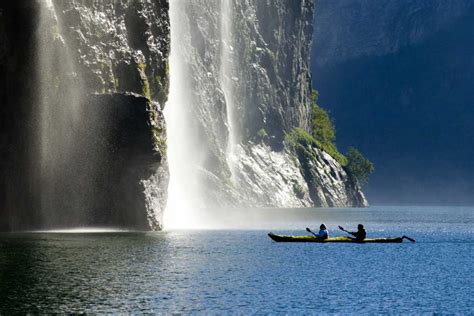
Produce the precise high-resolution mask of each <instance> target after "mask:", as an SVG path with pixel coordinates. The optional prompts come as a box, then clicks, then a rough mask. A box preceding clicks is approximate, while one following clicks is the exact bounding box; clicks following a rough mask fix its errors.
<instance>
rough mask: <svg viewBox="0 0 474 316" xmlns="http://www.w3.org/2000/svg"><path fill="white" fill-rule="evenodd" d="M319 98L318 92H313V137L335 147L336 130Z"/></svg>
mask: <svg viewBox="0 0 474 316" xmlns="http://www.w3.org/2000/svg"><path fill="white" fill-rule="evenodd" d="M318 97H319V93H318V91H316V90H313V93H312V94H311V99H312V101H313V104H312V114H313V119H312V121H311V127H312V134H313V137H314V138H316V140H318V141H320V142H321V143H322V144H333V145H334V141H335V140H336V130H335V128H334V123H333V122H332V120H331V118H330V117H329V114H328V112H326V110H324V109H323V108H321V107H320V106H319V105H318ZM334 147H335V146H334Z"/></svg>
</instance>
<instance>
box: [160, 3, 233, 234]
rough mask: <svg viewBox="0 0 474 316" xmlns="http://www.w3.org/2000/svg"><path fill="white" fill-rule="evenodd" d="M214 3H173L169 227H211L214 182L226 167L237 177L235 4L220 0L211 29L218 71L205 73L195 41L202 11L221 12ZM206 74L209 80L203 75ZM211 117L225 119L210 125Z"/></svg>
mask: <svg viewBox="0 0 474 316" xmlns="http://www.w3.org/2000/svg"><path fill="white" fill-rule="evenodd" d="M213 4H214V5H215V4H216V3H215V2H213V3H210V2H209V1H203V2H197V3H192V2H189V1H180V0H178V1H171V2H170V23H171V54H170V70H171V71H170V94H169V100H168V103H167V105H166V107H165V118H166V122H167V133H168V161H169V168H170V184H169V189H168V203H167V206H166V211H165V215H164V225H165V227H166V228H192V227H203V226H205V225H206V221H205V220H204V214H205V213H204V212H203V209H206V208H209V207H212V206H214V203H212V202H211V203H210V202H209V198H207V197H206V194H209V192H212V185H213V184H210V183H209V182H212V181H213V179H216V178H217V177H218V176H216V173H218V172H219V170H222V169H224V170H228V174H227V175H225V177H226V178H227V179H228V180H229V182H235V179H236V176H235V174H236V167H235V166H236V154H235V150H236V146H237V142H238V134H237V130H238V129H237V126H236V124H235V119H234V116H235V109H234V107H233V104H234V98H235V96H234V90H233V81H234V80H236V78H235V77H233V75H232V72H233V67H234V64H233V51H232V50H233V47H232V1H230V0H222V1H220V2H218V7H217V8H218V10H219V12H218V14H217V16H218V20H216V21H215V22H216V23H212V22H210V23H212V24H209V25H208V26H209V27H210V28H212V32H213V33H214V34H217V38H215V42H214V44H215V46H214V47H212V53H211V54H210V55H209V56H208V57H209V62H210V63H212V65H213V66H212V69H213V70H214V72H209V71H206V72H205V68H206V66H205V65H203V64H200V62H199V61H198V60H199V59H200V58H203V57H204V56H203V51H202V49H203V48H202V47H200V44H197V43H196V42H195V39H196V38H199V36H201V35H200V34H199V32H200V31H201V30H198V29H194V28H193V26H192V24H193V22H194V21H193V20H191V19H193V18H197V17H196V15H199V10H202V9H204V8H209V10H215V9H216V8H215V7H214V6H213ZM203 17H204V16H201V17H199V18H203ZM204 54H205V53H204ZM197 56H199V58H197ZM204 58H207V57H204ZM203 73H205V74H206V76H205V77H201V75H202V74H203ZM210 117H215V118H216V119H218V120H221V119H222V121H219V122H214V123H213V124H209V122H208V120H209V118H210ZM219 186H221V187H224V185H222V184H219ZM214 198H218V197H217V196H214ZM211 199H212V198H211Z"/></svg>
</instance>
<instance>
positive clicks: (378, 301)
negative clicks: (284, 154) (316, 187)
mask: <svg viewBox="0 0 474 316" xmlns="http://www.w3.org/2000/svg"><path fill="white" fill-rule="evenodd" d="M241 212H242V210H241ZM248 213H249V216H248V217H247V219H248V220H249V221H251V220H255V223H259V225H260V229H257V228H256V226H252V225H250V226H248V227H251V228H252V229H247V230H244V229H241V230H232V229H221V230H181V231H165V232H154V233H126V232H107V233H97V232H93V233H78V232H77V231H75V232H71V233H64V232H63V233H16V234H15V233H14V234H3V235H0V314H10V313H13V312H20V313H26V312H29V313H38V312H46V313H47V312H185V313H190V312H207V313H228V312H240V313H275V312H290V313H295V312H296V313H302V312H306V313H311V312H323V313H332V312H341V313H360V312H362V313H381V312H385V313H386V312H392V313H406V312H410V313H420V312H441V313H457V312H458V313H473V312H474V298H473V295H472V294H473V290H472V285H473V284H474V266H473V264H472V262H473V260H474V228H473V227H474V208H472V207H458V208H455V207H434V208H429V207H425V208H417V207H371V208H369V209H334V210H320V209H304V210H303V209H294V210H284V211H282V210H274V209H273V210H272V209H267V210H248ZM257 213H258V214H259V215H258V216H257V215H255V214H257ZM251 214H254V215H251ZM264 219H268V220H267V221H265V220H264ZM270 219H271V220H270ZM234 221H235V222H236V223H237V226H240V227H243V226H242V225H239V224H238V221H237V220H236V219H234ZM321 221H325V222H326V224H327V225H328V226H329V229H330V233H331V234H332V235H339V234H340V233H341V232H339V231H337V230H336V229H335V227H337V226H336V225H337V224H340V225H343V226H345V227H346V228H354V226H355V225H356V224H357V223H358V222H363V223H365V224H366V227H367V229H368V232H369V235H370V236H400V235H403V234H405V235H408V236H410V237H412V238H415V239H416V240H417V242H416V243H406V242H405V243H403V244H304V243H302V244H291V243H275V242H272V241H271V240H270V239H269V238H268V237H267V232H268V231H269V230H270V229H272V230H273V231H274V232H275V233H289V234H306V232H305V231H304V229H305V227H306V226H309V227H312V228H313V229H316V228H317V226H318V225H319V224H320V222H321ZM242 223H243V222H242ZM265 223H266V224H265ZM215 225H216V226H215V227H217V225H218V223H215ZM226 225H227V227H230V226H229V225H228V224H226ZM255 225H257V224H255Z"/></svg>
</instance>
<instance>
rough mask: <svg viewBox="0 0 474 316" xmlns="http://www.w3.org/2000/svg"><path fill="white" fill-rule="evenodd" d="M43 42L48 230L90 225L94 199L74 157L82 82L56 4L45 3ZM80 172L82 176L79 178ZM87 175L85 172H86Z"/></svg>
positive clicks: (41, 101)
mask: <svg viewBox="0 0 474 316" xmlns="http://www.w3.org/2000/svg"><path fill="white" fill-rule="evenodd" d="M39 7H40V15H39V21H40V23H39V27H38V31H37V42H38V57H37V65H38V66H37V68H38V73H39V75H38V105H37V108H38V117H37V125H38V129H39V132H38V134H37V137H38V138H39V139H38V142H39V150H40V152H39V158H38V164H39V179H40V180H39V183H40V191H41V217H42V226H43V227H54V226H55V225H57V224H58V223H65V222H66V221H67V220H68V219H67V218H69V220H70V221H77V222H75V223H73V224H76V225H77V224H80V223H82V224H85V220H86V215H85V214H84V209H86V208H87V205H86V203H85V201H86V197H87V195H88V193H89V190H90V189H89V188H88V187H87V185H80V184H81V183H84V182H83V181H82V180H84V178H87V177H88V176H90V173H88V172H84V171H87V168H85V167H86V166H85V165H86V164H88V163H89V162H88V161H82V162H81V165H82V167H80V168H78V162H77V161H76V158H75V154H76V150H77V148H78V147H80V145H81V144H80V139H79V138H78V137H77V131H78V129H79V128H80V124H81V107H80V103H81V100H82V99H81V96H82V88H81V82H80V81H79V80H78V77H77V74H76V71H75V69H74V62H73V60H72V58H71V56H70V54H69V49H68V47H67V45H66V42H65V40H64V38H63V37H62V35H61V25H60V22H59V20H58V17H57V15H56V11H55V8H54V4H53V3H52V1H51V0H46V1H40V2H39ZM78 171H79V172H78ZM81 171H82V172H81Z"/></svg>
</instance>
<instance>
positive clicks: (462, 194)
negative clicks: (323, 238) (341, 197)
mask: <svg viewBox="0 0 474 316" xmlns="http://www.w3.org/2000/svg"><path fill="white" fill-rule="evenodd" d="M473 38H474V2H472V1H461V0H459V1H429V2H427V1H418V0H417V1H388V0H386V1H362V0H360V1H359V0H356V1H325V0H322V1H321V0H320V1H318V3H317V9H316V16H315V35H314V46H313V60H312V70H313V84H314V86H315V87H316V88H317V89H318V90H319V91H320V104H321V105H322V106H323V107H326V108H327V109H328V110H329V111H330V112H331V114H332V117H333V118H334V119H335V123H336V128H337V130H338V139H337V142H338V145H339V146H340V147H341V149H345V148H347V146H352V145H355V146H357V147H358V148H360V149H361V150H362V152H364V153H365V154H366V155H367V156H368V157H369V158H370V159H371V160H372V161H373V162H374V163H375V166H376V172H375V174H374V175H373V176H372V179H371V182H370V183H369V185H368V187H367V188H366V193H367V195H368V197H369V200H371V202H372V204H453V205H464V204H474V194H473V193H474V180H473V178H474V177H473V176H474V171H473V170H474V163H473V159H472V157H473V156H474V148H473V146H472V145H473V141H474V121H473V120H472V118H474V108H473V107H472V105H473V104H474V93H473V89H472V87H473V83H474V77H473V70H474V57H473V56H474V43H473V40H472V39H473Z"/></svg>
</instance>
